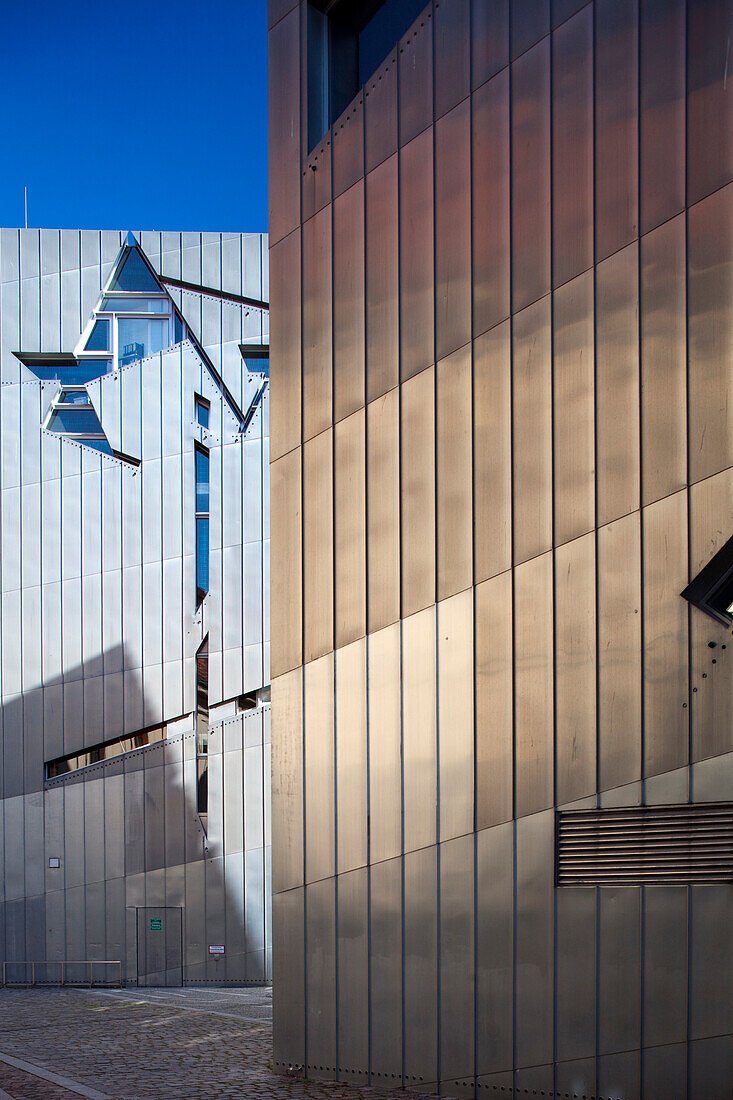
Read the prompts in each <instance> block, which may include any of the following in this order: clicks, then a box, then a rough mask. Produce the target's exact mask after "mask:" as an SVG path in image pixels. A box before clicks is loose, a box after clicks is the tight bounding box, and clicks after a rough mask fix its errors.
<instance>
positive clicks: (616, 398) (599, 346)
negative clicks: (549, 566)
mask: <svg viewBox="0 0 733 1100" xmlns="http://www.w3.org/2000/svg"><path fill="white" fill-rule="evenodd" d="M638 309H639V296H638V245H637V244H634V245H630V246H629V247H628V248H625V249H622V251H620V252H617V253H616V254H615V255H614V256H611V257H610V258H609V259H608V260H605V261H604V262H603V263H601V264H598V266H597V268H596V456H597V463H598V467H597V478H596V492H597V500H598V512H597V517H598V520H597V521H598V523H599V524H603V523H608V522H609V521H610V520H612V519H616V518H617V517H618V516H622V515H625V514H626V513H627V512H630V511H631V510H632V509H633V508H637V507H638V504H639V467H640V462H639V331H638V326H639V313H638Z"/></svg>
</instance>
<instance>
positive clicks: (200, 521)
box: [194, 444, 209, 607]
mask: <svg viewBox="0 0 733 1100" xmlns="http://www.w3.org/2000/svg"><path fill="white" fill-rule="evenodd" d="M194 456H195V461H196V606H197V607H200V606H201V604H202V603H203V601H204V598H205V596H206V594H207V592H208V591H209V452H208V451H207V450H206V448H205V447H200V446H199V445H198V444H196V447H195V450H194Z"/></svg>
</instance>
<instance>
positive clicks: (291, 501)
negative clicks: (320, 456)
mask: <svg viewBox="0 0 733 1100" xmlns="http://www.w3.org/2000/svg"><path fill="white" fill-rule="evenodd" d="M270 478H271V489H270V492H271V495H272V499H273V500H274V501H277V502H278V503H277V507H276V508H275V509H274V511H273V515H272V552H271V556H270V575H271V586H272V588H271V591H272V592H275V593H277V598H276V599H275V600H274V601H273V604H272V609H271V616H272V623H271V630H272V637H273V638H274V639H275V649H274V652H273V655H272V674H273V677H274V676H278V675H280V674H281V673H283V672H287V671H288V670H289V669H291V668H293V667H294V666H295V665H297V664H299V663H300V661H301V653H302V648H301V647H302V642H301V631H302V622H301V615H302V604H301V600H302V587H301V526H300V515H301V459H300V453H299V452H298V451H293V452H292V453H291V454H289V455H286V456H284V457H283V458H280V459H278V460H277V461H275V462H273V463H272V466H271V469H270Z"/></svg>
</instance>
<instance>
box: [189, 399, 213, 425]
mask: <svg viewBox="0 0 733 1100" xmlns="http://www.w3.org/2000/svg"><path fill="white" fill-rule="evenodd" d="M193 403H194V406H195V409H196V422H197V423H198V424H200V425H201V427H202V428H208V426H209V412H210V408H211V407H210V405H209V402H208V401H207V400H206V398H205V397H201V396H200V395H199V394H198V393H197V394H194V399H193Z"/></svg>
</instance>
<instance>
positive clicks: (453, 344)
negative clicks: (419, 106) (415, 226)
mask: <svg viewBox="0 0 733 1100" xmlns="http://www.w3.org/2000/svg"><path fill="white" fill-rule="evenodd" d="M470 164H471V112H470V103H469V101H468V100H465V101H464V102H463V103H461V104H459V105H458V106H457V107H454V108H453V110H452V111H451V112H450V113H449V114H447V115H444V116H443V118H441V119H440V120H439V121H438V122H436V124H435V356H436V358H437V359H442V358H443V357H444V356H446V355H449V354H450V353H451V352H453V351H455V350H456V348H460V347H462V346H463V345H464V344H465V343H467V341H468V340H470V338H471V183H470V181H471V172H470Z"/></svg>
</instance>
